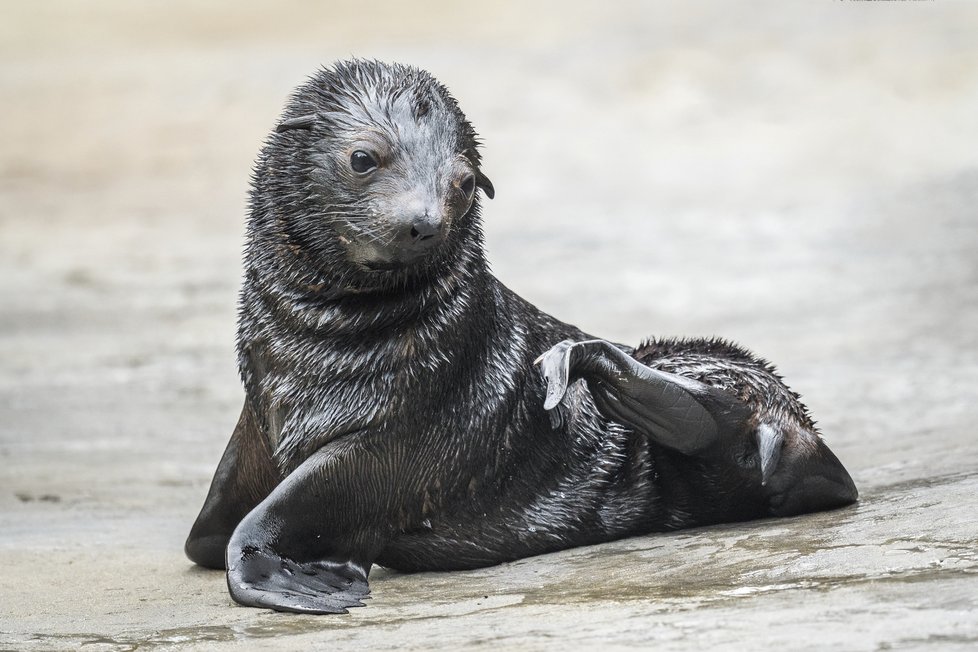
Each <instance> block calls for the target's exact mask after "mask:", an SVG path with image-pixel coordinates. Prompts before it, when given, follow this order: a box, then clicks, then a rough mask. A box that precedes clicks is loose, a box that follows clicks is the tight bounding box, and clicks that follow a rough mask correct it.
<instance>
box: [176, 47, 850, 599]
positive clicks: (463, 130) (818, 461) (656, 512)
mask: <svg viewBox="0 0 978 652" xmlns="http://www.w3.org/2000/svg"><path fill="white" fill-rule="evenodd" d="M480 191H481V194H483V195H485V196H487V197H489V198H492V197H493V195H494V192H495V191H494V189H493V186H492V183H491V182H490V181H489V179H488V178H487V177H486V175H485V174H484V173H483V171H482V168H481V159H480V157H479V151H478V144H477V139H476V135H475V132H474V130H473V129H472V126H471V125H470V124H469V122H468V121H467V120H466V118H465V116H464V115H463V114H462V112H461V110H460V109H459V108H458V105H457V103H456V102H455V100H454V98H452V96H451V95H450V94H449V92H448V90H447V89H446V88H445V87H444V86H442V85H441V84H440V83H438V82H437V81H435V79H434V78H432V77H431V76H430V75H429V74H428V73H426V72H424V71H421V70H418V69H416V68H411V67H408V66H402V65H398V64H393V65H387V64H383V63H379V62H373V61H361V60H354V61H348V62H341V63H338V64H336V65H335V66H333V67H332V68H329V69H324V70H321V71H319V72H318V73H317V74H315V75H314V76H313V77H312V78H310V80H309V81H308V82H307V83H305V84H304V85H302V86H301V87H300V88H299V89H298V90H297V91H296V92H295V93H294V94H293V96H292V97H291V99H290V100H289V102H288V104H287V106H286V109H285V112H284V115H283V118H282V120H281V121H280V123H279V125H278V126H277V127H276V129H275V131H274V132H273V133H272V134H271V136H270V137H269V138H268V140H267V141H266V143H265V146H264V147H263V149H262V151H261V154H260V155H259V157H258V161H257V163H256V165H255V171H254V175H253V180H252V190H251V202H250V216H249V219H248V235H247V245H246V249H245V256H244V272H245V273H244V281H243V283H242V288H241V295H240V304H239V306H240V308H239V327H238V357H239V366H240V370H241V376H242V380H243V383H244V387H245V401H244V406H243V408H242V413H241V417H240V419H239V421H238V425H237V427H236V428H235V430H234V432H233V434H232V436H231V441H230V442H229V444H228V447H227V450H226V451H225V453H224V456H223V458H222V460H221V462H220V464H219V466H218V469H217V471H216V473H215V476H214V480H213V482H212V484H211V487H210V490H209V492H208V496H207V498H206V500H205V503H204V506H203V508H202V510H201V513H200V515H199V516H198V518H197V521H196V522H195V523H194V526H193V528H192V530H191V533H190V536H189V538H188V540H187V545H186V551H187V554H188V556H189V557H190V558H191V559H192V560H193V561H195V562H197V563H199V564H202V565H204V566H209V567H216V568H226V569H227V579H228V588H229V590H230V593H231V596H232V597H233V598H234V599H235V600H236V601H237V602H239V603H241V604H244V605H248V606H258V607H266V608H272V609H277V610H282V611H296V612H309V613H341V612H345V610H346V609H347V608H349V607H351V606H360V605H362V602H361V600H362V599H363V598H364V597H365V596H366V595H367V594H368V593H369V587H368V582H367V577H368V574H369V571H370V568H371V566H372V565H373V564H375V563H377V564H382V565H385V566H389V567H392V568H397V569H403V570H425V569H427V570H449V569H457V568H474V567H479V566H486V565H490V564H496V563H499V562H503V561H507V560H512V559H517V558H520V557H525V556H529V555H536V554H540V553H544V552H549V551H554V550H560V549H563V548H568V547H572V546H577V545H583V544H591V543H597V542H601V541H608V540H612V539H615V538H619V537H624V536H629V535H633V534H640V533H647V532H653V531H658V530H667V529H675V528H679V527H689V526H695V525H705V524H710V523H717V522H722V521H731V520H742V519H748V518H756V517H761V516H769V515H781V514H795V513H800V512H804V511H812V510H818V509H826V508H830V507H837V506H840V505H844V504H848V503H851V502H853V501H854V500H855V499H856V490H855V487H854V485H853V484H852V480H851V479H850V478H849V475H848V473H847V472H846V470H845V468H844V467H843V466H842V465H841V464H840V463H839V461H838V460H837V459H836V458H835V456H834V455H833V454H832V453H831V451H829V449H828V448H827V446H826V445H825V443H824V442H823V441H822V439H821V437H820V436H819V434H818V433H817V431H816V430H815V426H814V423H813V422H812V421H811V419H809V417H808V414H807V411H806V410H805V408H804V406H803V405H802V404H801V403H800V401H799V399H798V397H797V395H795V394H794V393H792V392H791V391H790V390H789V389H788V388H787V387H786V386H785V385H784V383H783V382H782V381H781V380H780V378H779V377H778V376H777V375H776V374H775V372H774V369H773V367H771V366H770V365H769V364H768V363H766V362H764V361H763V360H760V359H759V358H756V357H755V356H753V355H752V354H750V353H748V352H747V351H745V350H743V349H740V348H739V347H736V346H733V345H731V344H728V343H726V342H723V341H719V340H652V341H649V342H647V343H645V344H643V345H641V346H640V347H639V348H637V349H633V348H631V347H627V346H624V345H618V344H612V343H609V342H607V341H605V340H601V339H597V338H594V337H591V336H588V335H586V334H585V333H583V332H581V331H580V330H579V329H577V328H576V327H574V326H571V325H569V324H565V323H563V322H561V321H559V320H557V319H555V318H553V317H551V316H550V315H547V314H545V313H543V312H542V311H540V310H538V309H537V308H535V307H534V306H533V305H531V304H530V303H528V302H526V301H525V300H523V299H522V298H520V297H519V296H517V295H515V294H514V293H513V292H511V291H510V290H509V289H508V288H506V287H505V286H504V285H502V284H501V283H500V282H499V281H498V280H497V279H496V278H495V277H494V276H493V275H492V274H491V273H490V271H489V268H488V265H487V263H486V259H485V255H484V250H483V243H482V231H481V227H480ZM534 361H536V364H535V363H534Z"/></svg>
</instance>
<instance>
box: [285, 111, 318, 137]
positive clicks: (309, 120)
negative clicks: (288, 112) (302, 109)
mask: <svg viewBox="0 0 978 652" xmlns="http://www.w3.org/2000/svg"><path fill="white" fill-rule="evenodd" d="M314 124H316V114H315V113H310V114H309V115H300V116H299V117H298V118H289V119H288V120H283V121H282V122H280V123H278V125H277V126H276V127H275V132H276V133H279V134H280V133H282V132H283V131H289V130H290V129H311V128H312V126H313V125H314Z"/></svg>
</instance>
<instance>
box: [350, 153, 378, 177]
mask: <svg viewBox="0 0 978 652" xmlns="http://www.w3.org/2000/svg"><path fill="white" fill-rule="evenodd" d="M350 167H351V168H353V171H354V172H356V173H357V174H366V173H367V172H370V171H371V170H373V169H376V167H377V160H376V159H375V158H374V157H373V156H371V155H370V154H368V153H367V152H365V151H363V150H362V149H358V150H357V151H355V152H353V153H352V154H350Z"/></svg>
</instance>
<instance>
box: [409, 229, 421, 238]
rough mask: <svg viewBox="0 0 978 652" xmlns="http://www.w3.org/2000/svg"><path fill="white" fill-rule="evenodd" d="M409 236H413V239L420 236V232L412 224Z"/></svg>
mask: <svg viewBox="0 0 978 652" xmlns="http://www.w3.org/2000/svg"><path fill="white" fill-rule="evenodd" d="M411 237H412V238H414V239H415V240H417V239H418V238H420V237H421V234H420V233H418V230H417V229H416V228H414V227H413V226H412V227H411Z"/></svg>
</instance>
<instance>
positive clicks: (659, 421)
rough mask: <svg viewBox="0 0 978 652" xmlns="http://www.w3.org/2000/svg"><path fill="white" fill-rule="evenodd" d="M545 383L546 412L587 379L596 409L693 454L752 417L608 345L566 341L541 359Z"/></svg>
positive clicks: (710, 391) (708, 390) (719, 395)
mask: <svg viewBox="0 0 978 652" xmlns="http://www.w3.org/2000/svg"><path fill="white" fill-rule="evenodd" d="M537 362H538V363H539V365H540V369H541V373H542V374H543V376H544V378H545V379H546V380H547V399H546V402H545V403H544V408H546V409H548V410H550V409H553V408H554V407H556V406H557V405H558V404H559V403H560V402H561V401H562V400H563V398H564V396H565V394H566V392H567V388H568V386H569V385H570V383H572V382H573V381H574V380H576V379H578V378H585V379H586V380H587V381H588V386H589V388H590V389H591V395H592V396H593V397H594V400H595V403H596V404H597V406H598V408H599V409H600V410H601V411H602V412H603V413H604V414H605V415H606V416H608V417H610V418H612V419H614V420H616V421H618V422H620V423H624V424H626V425H628V426H630V427H632V428H634V429H636V430H638V431H639V432H641V433H642V434H644V435H646V436H648V437H650V438H651V439H652V440H653V441H655V442H656V443H658V444H660V445H662V446H666V447H668V448H671V449H673V450H676V451H679V452H680V453H685V454H693V453H696V452H699V451H702V450H705V449H707V448H709V447H710V446H713V445H714V444H716V443H717V441H718V439H719V437H720V435H721V432H722V431H723V430H728V429H730V428H731V427H732V426H733V425H734V424H735V423H736V422H738V421H743V420H744V419H745V418H746V417H747V416H748V410H747V409H746V406H743V405H742V404H741V403H739V402H738V401H737V400H736V398H734V397H732V396H729V395H727V394H725V393H723V392H721V391H718V390H716V389H714V388H712V387H710V386H709V385H706V384H704V383H701V382H699V381H696V380H692V379H690V378H684V377H682V376H677V375H676V374H671V373H668V372H664V371H660V370H658V369H653V368H651V367H648V366H646V365H643V364H641V363H640V362H638V361H637V360H636V359H635V358H633V357H631V356H630V355H628V354H627V353H625V352H624V351H622V350H621V349H620V348H618V347H616V346H615V345H613V344H612V343H610V342H607V341H605V340H587V341H585V342H576V343H575V342H572V341H570V340H564V341H563V342H560V343H559V344H557V345H556V346H554V347H553V348H551V349H550V350H549V351H547V352H546V353H544V354H543V355H542V356H540V357H539V358H537Z"/></svg>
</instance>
